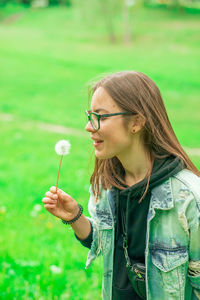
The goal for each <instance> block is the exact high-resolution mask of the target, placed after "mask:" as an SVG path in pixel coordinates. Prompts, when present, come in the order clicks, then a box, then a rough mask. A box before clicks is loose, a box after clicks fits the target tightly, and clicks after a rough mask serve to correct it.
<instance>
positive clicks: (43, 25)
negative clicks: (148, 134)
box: [0, 6, 200, 300]
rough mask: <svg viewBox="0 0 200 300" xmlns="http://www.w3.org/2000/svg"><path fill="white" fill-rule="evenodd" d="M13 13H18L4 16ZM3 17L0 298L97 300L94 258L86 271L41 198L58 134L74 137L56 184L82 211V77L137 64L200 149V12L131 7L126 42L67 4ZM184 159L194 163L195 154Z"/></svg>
mask: <svg viewBox="0 0 200 300" xmlns="http://www.w3.org/2000/svg"><path fill="white" fill-rule="evenodd" d="M15 11H17V13H19V18H17V19H16V20H15V21H14V22H13V21H9V19H7V18H10V15H11V14H13V13H15ZM0 18H1V23H0V66H1V72H0V99H1V100H0V126H1V130H0V141H1V147H0V188H1V201H0V226H1V235H0V299H20V300H21V299H22V300H23V299H24V300H27V299H37V300H38V299H39V300H43V299H45V300H46V299H48V300H51V299H54V300H56V299H61V300H64V299H76V300H78V299H80V300H81V299H84V300H87V299H88V300H90V299H95V300H99V299H100V298H101V277H102V268H101V262H102V261H101V259H100V260H99V261H97V262H95V264H94V265H93V266H92V267H91V268H90V269H88V270H85V269H84V266H85V261H86V256H87V249H85V248H83V247H82V246H81V245H80V244H79V243H78V241H76V239H74V235H73V232H72V231H71V230H70V229H69V228H67V227H65V226H64V225H62V224H61V222H60V220H57V219H56V218H54V217H53V216H51V215H50V214H48V213H47V212H46V211H45V210H44V209H43V208H42V207H41V206H40V205H41V199H42V197H43V196H44V194H45V192H46V191H47V190H48V189H49V187H50V186H51V185H55V183H56V175H57V169H58V164H59V157H58V156H57V155H56V154H55V151H54V145H55V143H56V142H57V141H58V140H59V139H63V138H65V139H69V140H70V142H71V144H72V149H71V154H70V156H67V157H65V159H64V161H63V165H62V170H61V177H60V183H59V185H60V188H62V189H64V190H65V191H66V192H67V193H69V194H71V195H72V196H73V197H74V198H75V199H77V200H78V202H79V203H81V204H83V206H84V209H85V212H86V214H87V201H88V196H89V194H88V188H89V177H90V174H91V171H92V166H91V156H92V151H93V150H92V145H91V142H90V141H89V139H88V138H87V135H85V134H84V126H85V116H84V110H85V109H87V108H88V104H87V103H88V100H87V82H88V80H90V79H91V78H94V77H95V76H97V75H99V74H100V73H105V72H112V71H118V70H124V69H129V70H131V69H134V70H139V71H142V72H144V73H146V74H147V75H149V76H150V77H151V78H152V79H154V80H155V81H156V83H157V84H158V86H159V87H160V89H161V92H162V94H163V97H164V100H165V104H166V107H167V110H168V112H169V117H170V120H171V122H172V124H173V126H174V129H175V132H176V134H177V136H178V138H179V140H180V142H181V144H182V145H183V146H184V147H189V148H200V138H199V137H200V133H199V129H200V115H199V111H200V102H199V99H198V97H199V90H200V88H199V65H198V63H199V58H200V52H199V46H200V41H199V30H198V28H199V25H200V24H199V23H200V21H199V17H198V16H197V15H187V14H186V15H184V14H183V15H177V14H176V13H174V12H173V11H164V10H158V9H137V10H136V11H135V13H134V26H135V27H134V30H133V33H134V38H133V43H132V45H129V46H125V45H122V44H121V42H120V38H119V41H118V42H117V43H116V44H115V45H112V44H109V42H108V41H107V36H106V30H105V28H104V25H103V24H102V25H100V23H99V22H97V23H95V22H94V20H95V19H94V20H93V22H91V23H92V26H89V25H88V24H83V23H82V19H80V18H79V14H77V13H76V12H75V11H73V10H72V9H65V8H48V9H43V10H42V9H41V10H31V9H23V8H19V7H17V8H16V7H14V8H13V7H11V6H10V7H5V8H1V12H0ZM11 20H12V19H11ZM117 31H118V33H119V35H120V26H119V23H118V24H117ZM44 124H47V127H44V126H43V125H44ZM50 125H60V126H65V127H66V128H71V130H69V132H68V134H66V133H59V132H58V131H59V130H57V132H56V131H53V129H58V127H53V128H52V127H51V126H50ZM191 158H192V160H193V161H194V162H195V164H196V165H197V166H198V168H200V157H199V156H193V157H191Z"/></svg>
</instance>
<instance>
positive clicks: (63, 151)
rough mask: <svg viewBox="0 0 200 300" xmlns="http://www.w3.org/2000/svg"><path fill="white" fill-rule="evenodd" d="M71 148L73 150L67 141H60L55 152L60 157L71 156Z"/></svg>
mask: <svg viewBox="0 0 200 300" xmlns="http://www.w3.org/2000/svg"><path fill="white" fill-rule="evenodd" d="M70 148H71V144H70V142H69V141H67V140H60V141H59V142H57V143H56V145H55V151H56V153H57V154H58V155H67V154H69V150H70Z"/></svg>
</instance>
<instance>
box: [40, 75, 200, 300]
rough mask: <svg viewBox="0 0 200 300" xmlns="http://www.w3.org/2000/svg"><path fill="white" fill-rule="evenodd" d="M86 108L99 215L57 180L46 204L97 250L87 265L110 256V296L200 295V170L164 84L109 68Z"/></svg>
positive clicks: (106, 290) (93, 199) (187, 298)
mask: <svg viewBox="0 0 200 300" xmlns="http://www.w3.org/2000/svg"><path fill="white" fill-rule="evenodd" d="M86 113H87V116H88V123H87V125H86V130H87V131H88V132H89V133H90V137H91V139H92V140H93V141H94V143H93V145H94V147H95V156H96V161H95V168H94V172H93V174H92V176H91V189H90V193H91V196H90V200H89V211H90V214H91V218H86V217H85V216H84V215H83V214H82V207H81V206H80V205H79V204H77V202H76V201H75V200H74V199H73V198H72V197H70V196H69V195H68V194H66V193H65V192H63V191H62V190H58V191H57V193H56V189H55V187H51V188H50V191H48V192H47V193H46V197H45V198H43V203H44V204H45V205H44V207H45V209H47V210H48V211H49V212H50V213H52V214H53V215H55V216H57V217H59V218H61V219H62V220H63V222H64V223H66V224H71V226H72V228H73V230H74V232H75V234H76V237H77V238H78V239H79V240H80V241H81V243H82V244H83V245H84V246H86V247H88V248H90V251H89V255H88V260H87V264H86V267H88V266H89V265H90V263H91V262H92V261H93V260H94V259H95V258H96V257H97V256H98V255H100V254H102V255H103V262H104V274H103V299H104V300H111V299H112V300H118V299H120V300H123V299H126V300H129V299H131V300H133V299H148V300H161V299H162V300H172V299H173V300H178V299H179V300H181V299H182V300H195V299H200V178H199V176H200V172H199V171H198V170H197V168H196V167H195V166H194V165H193V163H192V162H191V160H190V159H189V157H188V156H187V154H186V153H185V151H184V150H183V148H182V147H181V146H180V144H179V142H178V140H177V138H176V135H175V133H174V131H173V129H172V126H171V124H170V122H169V119H168V116H167V113H166V110H165V106H164V104H163V100H162V97H161V94H160V91H159V89H158V87H157V86H156V85H155V83H154V82H153V81H152V80H151V79H150V78H149V77H147V76H146V75H144V74H143V73H140V72H134V71H124V72H118V73H115V74H112V75H108V76H106V77H104V78H103V79H101V80H99V81H98V82H97V83H95V84H94V85H93V87H92V101H91V110H90V111H87V112H86ZM57 203H58V205H57Z"/></svg>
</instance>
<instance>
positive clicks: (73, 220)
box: [62, 204, 83, 225]
mask: <svg viewBox="0 0 200 300" xmlns="http://www.w3.org/2000/svg"><path fill="white" fill-rule="evenodd" d="M78 207H79V209H80V210H79V212H78V214H77V216H76V217H75V218H74V219H72V220H70V221H65V220H62V222H63V224H65V225H70V224H72V223H74V222H76V221H77V220H78V219H79V218H80V216H81V215H82V213H83V206H82V205H80V204H78Z"/></svg>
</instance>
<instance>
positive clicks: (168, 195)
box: [151, 179, 174, 210]
mask: <svg viewBox="0 0 200 300" xmlns="http://www.w3.org/2000/svg"><path fill="white" fill-rule="evenodd" d="M151 194H152V197H151V207H152V208H153V209H155V208H156V209H162V210H168V209H171V208H173V207H174V203H173V197H172V189H171V181H170V179H167V180H166V181H165V182H164V183H163V184H161V185H158V186H156V187H155V188H153V189H152V191H151Z"/></svg>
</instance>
